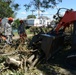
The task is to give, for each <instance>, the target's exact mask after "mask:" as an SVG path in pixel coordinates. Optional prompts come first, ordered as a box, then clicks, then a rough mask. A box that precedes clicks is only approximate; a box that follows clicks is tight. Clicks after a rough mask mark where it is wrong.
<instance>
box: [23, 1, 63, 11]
mask: <svg viewBox="0 0 76 75" xmlns="http://www.w3.org/2000/svg"><path fill="white" fill-rule="evenodd" d="M59 2H62V0H32V1H30V3H29V4H25V5H24V6H25V10H28V9H29V8H30V7H31V6H34V7H35V9H40V7H41V8H46V9H48V8H54V7H55V6H56V5H57V4H58V3H59Z"/></svg>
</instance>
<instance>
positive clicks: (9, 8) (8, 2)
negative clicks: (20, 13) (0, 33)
mask: <svg viewBox="0 0 76 75" xmlns="http://www.w3.org/2000/svg"><path fill="white" fill-rule="evenodd" d="M18 7H19V5H18V4H14V2H13V0H0V17H1V18H4V17H10V16H12V17H14V16H15V10H18Z"/></svg>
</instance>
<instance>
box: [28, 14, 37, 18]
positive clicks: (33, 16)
mask: <svg viewBox="0 0 76 75" xmlns="http://www.w3.org/2000/svg"><path fill="white" fill-rule="evenodd" d="M29 18H36V16H35V15H28V16H27V19H29Z"/></svg>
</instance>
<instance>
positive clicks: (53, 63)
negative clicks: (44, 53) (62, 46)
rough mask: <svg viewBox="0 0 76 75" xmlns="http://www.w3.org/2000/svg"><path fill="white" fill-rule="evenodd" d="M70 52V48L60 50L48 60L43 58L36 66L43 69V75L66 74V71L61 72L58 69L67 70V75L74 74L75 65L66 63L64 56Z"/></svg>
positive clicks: (75, 73)
mask: <svg viewBox="0 0 76 75" xmlns="http://www.w3.org/2000/svg"><path fill="white" fill-rule="evenodd" d="M72 52H73V51H72ZM75 52H76V51H75ZM70 53H71V51H70V50H62V51H60V52H59V53H57V54H55V55H54V57H52V58H50V59H49V60H48V61H45V59H44V60H43V61H42V62H41V64H40V66H38V69H39V70H41V71H43V73H44V75H67V73H64V74H61V73H60V72H59V70H60V69H64V70H66V71H64V72H67V71H68V72H69V74H68V75H76V67H75V66H74V67H73V66H70V65H68V63H66V57H67V55H68V54H70Z"/></svg>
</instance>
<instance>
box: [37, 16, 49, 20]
mask: <svg viewBox="0 0 76 75" xmlns="http://www.w3.org/2000/svg"><path fill="white" fill-rule="evenodd" d="M38 19H47V20H48V19H50V18H48V17H47V16H40V17H39V18H38Z"/></svg>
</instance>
